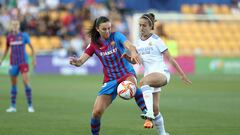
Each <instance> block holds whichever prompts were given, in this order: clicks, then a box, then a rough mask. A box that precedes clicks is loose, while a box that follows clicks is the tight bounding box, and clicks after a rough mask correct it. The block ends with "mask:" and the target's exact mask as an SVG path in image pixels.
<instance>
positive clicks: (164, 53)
mask: <svg viewBox="0 0 240 135" xmlns="http://www.w3.org/2000/svg"><path fill="white" fill-rule="evenodd" d="M162 53H163V56H164V58H166V60H168V62H169V63H170V64H171V65H172V66H173V67H174V68H175V69H176V70H177V73H178V74H179V76H180V78H181V79H182V80H183V81H184V82H185V83H186V84H192V82H191V81H190V80H189V79H188V77H187V76H186V74H185V73H184V72H183V70H182V68H181V67H180V66H179V64H178V63H177V62H176V60H175V59H174V58H173V57H172V56H171V54H170V53H169V51H168V50H165V51H164V52H162Z"/></svg>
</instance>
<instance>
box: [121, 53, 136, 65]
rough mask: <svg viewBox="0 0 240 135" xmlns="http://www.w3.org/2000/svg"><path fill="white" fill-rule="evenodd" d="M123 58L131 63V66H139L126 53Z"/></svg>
mask: <svg viewBox="0 0 240 135" xmlns="http://www.w3.org/2000/svg"><path fill="white" fill-rule="evenodd" d="M121 58H125V59H126V60H127V61H128V62H130V63H131V64H137V62H136V61H135V60H134V59H132V58H131V56H129V55H127V54H126V53H124V54H123V55H122V56H121Z"/></svg>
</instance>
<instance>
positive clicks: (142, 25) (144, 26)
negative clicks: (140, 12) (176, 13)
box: [139, 18, 152, 36]
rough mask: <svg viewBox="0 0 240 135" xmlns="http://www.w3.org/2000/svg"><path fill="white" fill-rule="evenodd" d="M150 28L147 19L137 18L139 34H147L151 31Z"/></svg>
mask: <svg viewBox="0 0 240 135" xmlns="http://www.w3.org/2000/svg"><path fill="white" fill-rule="evenodd" d="M151 28H152V26H150V24H149V22H148V20H146V19H144V18H141V19H140V20H139V31H140V34H141V36H148V35H149V34H150V33H151Z"/></svg>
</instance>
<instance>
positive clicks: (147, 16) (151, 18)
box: [141, 13, 156, 30]
mask: <svg viewBox="0 0 240 135" xmlns="http://www.w3.org/2000/svg"><path fill="white" fill-rule="evenodd" d="M141 18H144V19H146V20H148V23H149V25H150V26H152V30H153V29H154V22H155V21H156V20H155V15H154V14H153V13H149V14H143V15H142V16H141Z"/></svg>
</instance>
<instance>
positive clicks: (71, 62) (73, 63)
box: [69, 56, 80, 67]
mask: <svg viewBox="0 0 240 135" xmlns="http://www.w3.org/2000/svg"><path fill="white" fill-rule="evenodd" d="M69 59H70V61H69V63H70V64H71V65H74V66H77V67H79V66H80V65H79V61H78V58H77V57H76V56H73V57H69Z"/></svg>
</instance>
